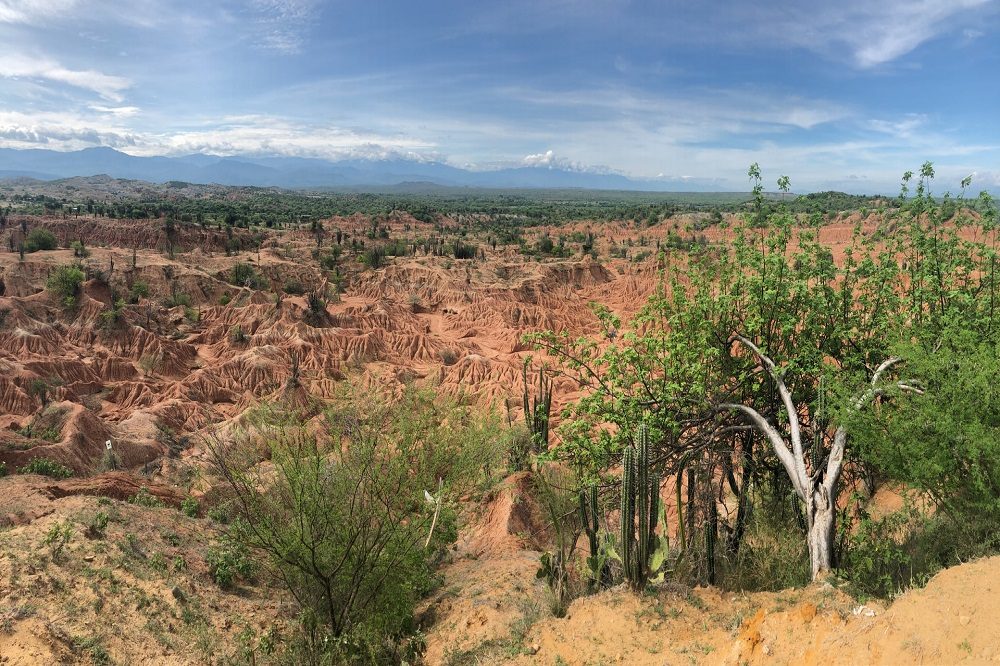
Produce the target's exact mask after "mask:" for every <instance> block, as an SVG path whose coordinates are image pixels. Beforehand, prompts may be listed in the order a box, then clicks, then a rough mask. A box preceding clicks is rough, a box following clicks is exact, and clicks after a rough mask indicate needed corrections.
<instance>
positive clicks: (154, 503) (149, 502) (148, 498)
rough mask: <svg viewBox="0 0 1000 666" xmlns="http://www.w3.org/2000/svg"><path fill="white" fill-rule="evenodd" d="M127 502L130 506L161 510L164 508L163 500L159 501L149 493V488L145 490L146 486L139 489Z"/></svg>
mask: <svg viewBox="0 0 1000 666" xmlns="http://www.w3.org/2000/svg"><path fill="white" fill-rule="evenodd" d="M129 501H130V502H132V504H137V505H139V506H145V507H149V508H154V509H162V508H163V507H164V506H166V505H165V504H164V503H163V500H161V499H160V498H159V497H157V496H156V495H154V494H153V493H151V492H149V488H147V487H146V486H143V487H142V488H139V492H137V493H136V494H135V497H133V498H132V499H131V500H129Z"/></svg>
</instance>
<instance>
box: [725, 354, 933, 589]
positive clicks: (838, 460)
mask: <svg viewBox="0 0 1000 666" xmlns="http://www.w3.org/2000/svg"><path fill="white" fill-rule="evenodd" d="M734 339H735V340H736V341H738V342H740V343H741V344H743V346H745V347H747V348H748V349H750V350H751V351H752V352H753V353H754V355H755V356H756V357H757V358H758V360H759V361H760V364H761V366H763V368H764V369H765V370H766V371H767V373H768V374H769V375H770V376H771V379H773V380H774V383H775V384H776V385H777V387H778V395H779V396H781V401H782V403H783V404H784V406H785V411H786V412H788V431H789V432H788V439H787V440H786V439H785V437H784V436H783V435H782V434H781V433H780V432H778V430H777V429H776V428H775V427H774V426H773V425H771V424H770V423H769V422H768V421H767V419H765V418H764V417H763V416H761V414H760V413H759V412H757V411H756V410H755V409H753V408H752V407H747V406H746V405H740V404H722V405H719V406H718V409H726V410H730V411H735V412H739V413H742V414H743V415H744V416H746V417H747V419H748V420H749V421H750V422H751V424H753V426H754V428H756V429H757V430H758V431H760V433H761V434H762V435H764V436H765V437H766V438H767V440H768V441H769V442H770V444H771V447H772V448H773V449H774V453H775V455H777V456H778V460H779V461H780V462H781V464H782V466H783V467H784V468H785V472H786V473H787V474H788V478H789V479H790V480H791V482H792V487H793V488H795V492H796V494H797V495H798V496H799V499H801V500H802V501H803V502H804V503H805V505H806V524H807V526H808V532H807V534H806V543H807V544H808V547H809V563H810V567H811V569H812V578H813V580H816V579H817V578H818V577H819V576H821V575H822V574H823V573H824V572H827V571H829V570H830V569H831V568H833V545H834V534H835V533H836V521H837V492H838V489H839V487H840V486H839V481H840V472H841V470H842V469H843V466H844V450H845V448H846V445H847V430H845V429H844V427H843V426H840V427H838V428H837V430H836V432H835V433H834V436H833V446H831V448H830V453H829V457H828V458H827V460H826V468H825V470H820V469H814V470H812V474H809V472H808V471H807V470H806V454H805V450H804V449H803V447H802V429H801V427H800V424H799V408H797V406H796V405H795V404H794V403H793V401H792V394H791V391H789V390H788V387H787V385H786V384H785V380H784V377H783V373H782V372H780V371H779V370H778V368H777V366H776V365H775V364H774V361H772V360H771V359H770V358H768V357H767V356H766V355H765V354H764V353H763V352H762V351H761V350H760V348H758V347H757V346H756V345H755V344H753V343H752V342H751V341H750V340H748V339H746V338H744V337H742V336H739V335H737V336H735V338H734ZM899 361H900V359H899V358H896V357H893V358H890V359H888V360H886V361H885V362H884V363H882V364H881V365H880V366H879V367H878V368H877V369H876V370H875V372H874V373H873V375H872V380H871V388H869V389H868V390H867V391H865V392H864V393H863V394H862V395H861V396H860V397H858V398H857V399H856V400H855V401H854V404H853V405H852V407H853V408H854V409H856V410H857V409H861V408H862V407H863V406H864V405H866V404H867V403H869V402H871V401H872V400H874V399H875V398H876V397H877V396H879V395H882V393H883V391H882V389H880V388H878V386H877V384H878V382H879V380H880V379H881V377H882V375H883V374H884V373H885V372H886V371H887V370H888V369H889V368H891V367H892V366H893V365H895V364H896V363H898V362H899ZM896 386H897V387H898V388H900V389H902V390H904V391H913V392H916V393H922V392H923V391H921V390H920V389H919V388H916V387H914V386H912V385H910V384H907V383H905V382H899V383H897V384H896ZM802 411H805V412H806V413H808V407H803V408H802ZM821 472H822V473H821Z"/></svg>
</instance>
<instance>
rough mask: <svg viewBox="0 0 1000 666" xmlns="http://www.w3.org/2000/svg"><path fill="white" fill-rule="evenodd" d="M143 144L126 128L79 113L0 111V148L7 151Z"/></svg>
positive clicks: (126, 146) (121, 146) (138, 137)
mask: <svg viewBox="0 0 1000 666" xmlns="http://www.w3.org/2000/svg"><path fill="white" fill-rule="evenodd" d="M141 141H142V137H141V136H139V135H138V134H137V133H135V132H134V131H132V130H131V129H129V128H127V127H124V126H122V125H118V124H116V123H113V122H102V121H101V120H100V119H96V118H91V117H86V116H81V115H79V114H76V113H69V112H67V113H31V114H28V113H22V112H18V111H0V147H4V148H49V149H51V150H80V149H81V148H89V147H92V146H111V147H113V148H128V147H133V146H135V145H136V144H137V143H139V142H141Z"/></svg>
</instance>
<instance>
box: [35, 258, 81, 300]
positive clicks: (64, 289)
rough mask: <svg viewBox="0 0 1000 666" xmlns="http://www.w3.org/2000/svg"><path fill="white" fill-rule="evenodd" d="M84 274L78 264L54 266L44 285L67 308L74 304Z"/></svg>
mask: <svg viewBox="0 0 1000 666" xmlns="http://www.w3.org/2000/svg"><path fill="white" fill-rule="evenodd" d="M84 278H85V276H84V273H83V271H82V270H80V268H79V267H78V266H75V265H73V264H66V265H63V266H56V267H55V268H54V269H52V272H51V273H49V277H48V280H47V281H46V283H45V284H46V286H47V287H48V289H49V291H51V292H52V293H53V294H54V295H55V296H56V297H57V298H58V299H59V301H60V302H61V303H62V304H63V306H65V307H67V308H72V307H73V306H74V305H76V297H77V296H79V294H80V287H81V286H82V285H83V280H84Z"/></svg>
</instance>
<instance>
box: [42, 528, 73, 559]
mask: <svg viewBox="0 0 1000 666" xmlns="http://www.w3.org/2000/svg"><path fill="white" fill-rule="evenodd" d="M72 538H73V523H71V522H70V521H69V520H65V521H62V522H58V523H53V524H52V527H50V528H49V531H48V532H46V533H45V539H44V540H43V543H44V544H45V545H46V546H48V547H49V550H50V551H51V552H52V557H53V559H55V558H58V557H59V556H60V555H61V554H62V552H63V549H64V548H66V544H68V543H69V540H70V539H72Z"/></svg>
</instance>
